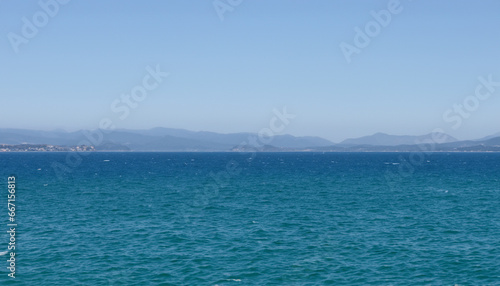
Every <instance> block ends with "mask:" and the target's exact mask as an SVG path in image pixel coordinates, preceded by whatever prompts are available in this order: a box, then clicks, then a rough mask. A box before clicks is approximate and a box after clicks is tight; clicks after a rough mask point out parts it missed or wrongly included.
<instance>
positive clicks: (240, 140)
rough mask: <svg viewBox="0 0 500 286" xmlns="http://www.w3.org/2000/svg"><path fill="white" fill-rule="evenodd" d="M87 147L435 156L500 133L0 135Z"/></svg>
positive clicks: (492, 144)
mask: <svg viewBox="0 0 500 286" xmlns="http://www.w3.org/2000/svg"><path fill="white" fill-rule="evenodd" d="M436 138H439V139H440V140H439V142H436ZM262 141H264V142H262ZM85 142H87V144H90V145H93V146H94V147H95V150H97V151H172V152H182V151H187V152H190V151H193V152H197V151H198V152H210V151H255V150H256V151H274V152H279V151H318V152H391V151H393V152H411V151H421V150H422V146H424V145H425V146H427V148H428V149H431V150H434V151H500V133H497V134H493V135H491V136H487V137H484V138H481V139H477V140H467V141H459V140H457V139H456V138H453V137H452V136H449V135H447V134H444V133H435V134H426V135H421V136H409V135H404V136H401V135H389V134H384V133H376V134H373V135H370V136H364V137H360V138H352V139H346V140H344V141H342V142H340V143H338V144H335V143H333V142H331V141H329V140H326V139H323V138H321V137H311V136H306V137H297V136H292V135H276V136H274V137H273V138H272V139H269V140H261V139H259V137H258V135H257V134H255V133H229V134H221V133H215V132H206V131H200V132H195V131H189V130H184V129H173V128H161V127H159V128H153V129H148V130H131V129H117V130H114V131H112V132H110V133H103V132H100V131H96V130H94V131H89V130H80V131H76V132H66V131H62V130H54V131H37V130H25V129H0V144H10V145H19V144H50V145H56V146H77V145H82V144H84V143H85ZM429 146H432V148H430V147H429Z"/></svg>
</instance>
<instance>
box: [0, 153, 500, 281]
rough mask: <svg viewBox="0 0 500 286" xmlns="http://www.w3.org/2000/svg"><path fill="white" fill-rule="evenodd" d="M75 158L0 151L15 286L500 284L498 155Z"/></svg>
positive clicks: (3, 238)
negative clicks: (12, 183)
mask: <svg viewBox="0 0 500 286" xmlns="http://www.w3.org/2000/svg"><path fill="white" fill-rule="evenodd" d="M75 154H76V153H1V154H0V181H4V183H3V184H0V186H1V187H0V204H1V205H0V229H3V230H4V231H2V232H1V235H0V252H1V251H4V249H5V250H6V249H7V244H8V241H9V236H8V235H9V234H7V232H6V231H7V230H8V228H7V223H8V214H7V213H8V212H7V194H8V192H7V191H8V189H7V177H8V176H10V175H15V176H16V189H17V193H16V195H17V196H16V222H17V223H18V226H17V228H16V250H15V252H16V256H15V257H16V278H15V279H12V278H10V277H8V276H7V275H8V273H9V270H8V269H7V266H8V263H7V261H6V260H7V259H8V257H9V256H8V255H9V254H7V255H5V256H0V260H3V261H4V262H0V266H1V267H0V284H1V285H10V284H12V285H500V154H499V153H432V154H407V153H256V154H249V153H246V154H243V153H92V154H86V155H85V156H83V157H77V156H75ZM54 163H56V165H54ZM54 166H57V168H56V169H54ZM62 166H65V167H62ZM2 245H3V246H2Z"/></svg>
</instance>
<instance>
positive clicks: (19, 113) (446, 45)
mask: <svg viewBox="0 0 500 286" xmlns="http://www.w3.org/2000/svg"><path fill="white" fill-rule="evenodd" d="M61 2H63V1H61ZM64 2H68V1H64ZM396 2H398V1H395V2H394V1H385V0H383V1H382V0H381V1H347V0H343V1H340V0H337V1H332V0H300V1H299V0H286V1H285V0H274V1H269V0H240V1H238V0H216V1H213V0H210V1H182V0H175V1H174V0H171V1H120V2H116V1H96V0H91V1H76V0H73V1H69V2H68V3H66V4H62V3H59V2H55V0H51V1H49V0H41V1H40V2H39V1H0V11H1V12H0V35H1V37H2V38H1V41H0V55H1V61H0V63H1V64H0V73H1V74H0V75H1V76H0V96H1V106H2V112H1V113H0V128H27V129H45V130H50V129H59V128H62V129H66V130H76V129H82V128H84V129H95V128H97V127H98V126H99V122H100V120H101V119H102V118H110V119H111V120H112V121H113V123H114V124H115V125H116V126H117V127H119V128H134V129H139V128H140V129H142V128H153V127H172V128H185V129H190V130H195V131H197V130H206V131H215V132H224V133H226V132H239V131H244V132H258V131H259V130H260V129H262V128H265V127H269V122H270V119H271V118H272V117H273V109H279V110H282V109H283V107H284V106H286V108H287V111H288V112H289V113H292V114H294V115H296V117H295V118H294V119H292V120H290V124H289V125H288V126H286V129H285V131H284V133H289V134H292V135H299V136H302V135H317V136H321V137H324V138H327V139H330V140H333V141H336V142H337V141H340V140H343V139H345V138H349V137H359V136H364V135H369V134H373V133H376V132H385V133H390V134H401V135H402V134H409V135H419V134H425V133H429V132H431V131H432V130H434V129H435V128H441V129H443V130H444V131H445V132H447V133H449V134H451V135H453V136H456V137H457V138H459V139H470V138H478V137H482V136H486V135H490V134H493V133H496V132H499V131H500V126H499V122H500V113H499V112H498V111H499V107H500V56H499V52H500V38H499V37H498V30H499V28H500V17H499V16H498V13H499V12H500V1H496V0H485V1H461V0H458V1H456V0H454V1H451V0H447V1H430V0H427V1H424V0H413V1H410V0H405V1H403V0H402V1H399V4H397V3H396ZM40 3H49V4H50V5H48V6H47V7H45V8H44V7H43V6H44V5H43V4H42V5H41V4H40ZM54 3H56V5H54ZM214 3H218V5H219V6H218V7H219V9H224V8H228V7H229V8H230V9H231V10H227V11H225V12H221V11H222V10H219V13H218V11H217V9H216V7H215V6H214ZM224 5H226V6H224ZM231 5H232V6H231ZM391 5H392V6H391ZM388 7H392V12H390V10H391V9H389V8H388ZM44 9H45V10H44ZM381 10H387V11H389V12H387V13H389V15H390V20H389V19H388V18H387V17H386V18H384V15H385V16H387V13H384V12H382V13H380V11H381ZM372 11H373V12H377V14H378V15H380V16H378V17H379V22H376V21H377V20H376V19H375V18H376V17H377V16H374V15H373V13H372ZM221 13H222V14H221ZM221 15H222V17H221ZM33 28H34V29H33ZM358 28H359V29H358ZM360 30H361V31H362V32H361V33H360V32H359V31H360ZM363 40H364V41H363ZM342 43H344V44H342ZM342 45H343V47H344V48H345V47H349V49H351V50H350V51H354V50H355V51H356V52H353V53H352V54H351V55H350V57H348V58H350V62H349V61H348V60H346V56H345V53H344V52H343V51H342V49H341V46H342ZM16 50H17V52H16ZM148 67H149V68H150V69H156V68H157V67H159V69H160V70H161V72H165V73H168V74H169V76H168V77H167V78H161V80H162V81H161V82H159V83H158V84H156V82H155V81H154V78H152V77H151V78H147V80H146V84H147V86H148V87H150V88H151V90H146V89H145V86H144V84H143V79H144V77H145V76H147V75H148V74H150V71H148ZM479 77H483V78H484V79H488V77H490V78H491V79H492V81H493V82H498V83H497V85H494V84H493V85H492V84H490V85H489V86H483V87H482V88H480V91H481V92H480V94H482V95H484V94H485V93H487V92H488V91H491V92H490V96H489V97H488V98H485V97H484V96H481V97H482V98H478V96H477V95H476V89H477V87H478V85H481V84H482V82H481V80H479ZM153 86H154V87H153ZM141 89H142V90H146V91H147V95H146V96H145V97H143V100H142V101H140V102H139V101H137V102H135V101H134V102H132V103H134V106H135V108H132V107H130V106H129V107H127V108H128V109H129V111H130V113H129V114H128V115H127V116H124V115H125V112H124V111H123V110H124V108H125V106H128V105H126V103H125V102H122V101H121V96H122V95H123V94H129V95H130V94H131V92H132V91H135V92H137V93H136V95H137V96H142V95H141V94H140V91H141ZM117 100H118V101H117ZM113 104H114V109H113V108H112V107H111V106H112V105H113ZM135 104H136V105H135ZM457 104H460V105H462V109H461V111H459V109H460V107H456V105H457ZM464 104H465V105H464ZM464 106H465V107H464ZM119 108H121V109H119ZM117 110H121V111H120V112H117ZM443 115H444V116H445V118H448V119H447V120H446V119H444V118H443ZM122 117H124V118H122ZM459 121H460V124H458V122H459Z"/></svg>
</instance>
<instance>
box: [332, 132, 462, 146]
mask: <svg viewBox="0 0 500 286" xmlns="http://www.w3.org/2000/svg"><path fill="white" fill-rule="evenodd" d="M433 137H439V138H444V141H443V142H439V143H449V142H455V141H458V140H457V139H456V138H453V137H452V136H450V135H448V134H444V133H436V134H433V133H429V134H426V135H421V136H410V135H389V134H385V133H375V134H373V135H370V136H364V137H360V138H353V139H346V140H344V141H342V142H340V143H339V144H338V145H340V146H359V145H371V146H398V145H415V144H418V143H420V142H434V140H433Z"/></svg>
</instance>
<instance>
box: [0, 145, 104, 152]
mask: <svg viewBox="0 0 500 286" xmlns="http://www.w3.org/2000/svg"><path fill="white" fill-rule="evenodd" d="M94 151H95V148H94V146H87V145H80V146H58V145H49V144H17V145H8V144H0V152H94Z"/></svg>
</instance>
